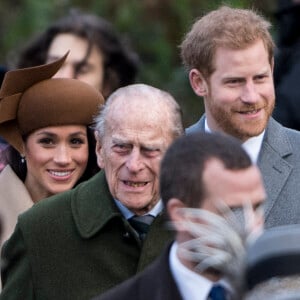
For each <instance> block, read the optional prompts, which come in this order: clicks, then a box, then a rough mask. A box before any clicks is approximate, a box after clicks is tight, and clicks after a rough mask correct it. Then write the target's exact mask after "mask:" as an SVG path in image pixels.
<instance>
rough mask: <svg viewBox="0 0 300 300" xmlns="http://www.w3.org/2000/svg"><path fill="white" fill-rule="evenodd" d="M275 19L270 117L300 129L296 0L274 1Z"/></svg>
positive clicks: (298, 12)
mask: <svg viewBox="0 0 300 300" xmlns="http://www.w3.org/2000/svg"><path fill="white" fill-rule="evenodd" d="M275 17H276V19H277V22H278V40H277V45H278V49H277V53H276V55H275V67H274V83H275V90H276V105H275V109H274V112H273V116H274V118H275V119H276V120H277V121H279V122H280V123H281V124H282V125H284V126H286V127H290V128H293V129H297V130H300V105H299V104H300V98H299V92H300V86H299V78H300V30H299V28H300V1H299V0H278V8H277V11H276V13H275Z"/></svg>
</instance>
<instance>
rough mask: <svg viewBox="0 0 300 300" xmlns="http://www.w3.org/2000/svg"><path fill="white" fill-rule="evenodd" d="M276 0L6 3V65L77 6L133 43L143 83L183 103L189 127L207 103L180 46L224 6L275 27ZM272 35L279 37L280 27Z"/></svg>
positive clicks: (2, 45) (2, 16)
mask: <svg viewBox="0 0 300 300" xmlns="http://www.w3.org/2000/svg"><path fill="white" fill-rule="evenodd" d="M276 3H277V2H276V1H275V0H256V1H251V0H236V1H234V0H231V1H218V0H73V1H71V0H51V1H50V0H48V1H47V0H46V1H43V0H0V37H1V38H0V64H2V65H8V66H10V65H11V63H13V62H14V60H15V57H16V55H17V51H18V49H19V48H20V47H22V45H23V44H24V43H26V42H27V41H28V40H29V39H30V38H31V37H32V36H33V35H36V34H37V33H38V32H40V31H42V30H43V29H45V28H46V27H47V25H48V24H49V23H51V22H52V21H53V20H55V19H57V18H58V17H61V16H63V15H64V14H65V13H66V12H67V11H68V10H69V8H71V7H78V8H81V9H82V10H84V11H86V12H92V13H95V14H98V15H100V16H102V17H104V18H106V19H108V20H109V21H110V22H112V23H113V24H114V25H115V27H116V28H117V29H118V30H119V31H120V32H121V33H123V34H124V35H126V37H127V38H128V40H129V41H130V44H131V46H132V48H133V49H134V50H135V51H136V52H137V53H138V54H139V56H140V60H141V62H142V65H141V69H140V73H139V77H138V82H144V83H147V84H150V85H153V86H156V87H159V88H161V89H164V90H167V91H169V92H170V93H171V94H172V95H173V96H174V97H175V98H176V100H177V101H178V102H179V104H180V105H181V107H182V109H183V113H184V123H185V126H188V125H190V124H192V123H194V122H195V121H196V120H198V118H199V116H200V115H201V114H202V111H203V105H202V101H201V99H199V98H198V97H196V96H195V95H194V94H193V92H192V91H191V88H190V86H189V83H188V76H187V73H186V72H185V71H184V69H183V67H182V65H181V61H180V57H179V49H178V45H179V44H180V42H181V40H182V38H183V35H184V33H185V32H187V31H188V30H189V28H190V26H191V24H192V23H193V22H194V21H195V19H196V18H198V17H199V16H201V15H202V14H204V13H206V12H207V11H209V10H211V9H214V8H217V7H218V6H220V5H222V4H229V5H230V6H233V7H242V8H249V7H250V8H255V9H256V10H257V11H259V12H260V13H261V14H263V15H264V16H265V17H266V18H267V19H269V20H270V21H271V22H272V23H273V25H276V24H275V23H274V19H273V13H274V11H275V9H276ZM272 34H273V35H274V38H276V37H275V35H276V26H274V27H273V32H272Z"/></svg>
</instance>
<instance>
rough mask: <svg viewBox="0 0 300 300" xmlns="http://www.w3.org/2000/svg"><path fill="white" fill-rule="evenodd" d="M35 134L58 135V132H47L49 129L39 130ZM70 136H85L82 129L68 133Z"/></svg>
mask: <svg viewBox="0 0 300 300" xmlns="http://www.w3.org/2000/svg"><path fill="white" fill-rule="evenodd" d="M37 135H38V136H39V135H48V136H58V135H59V134H57V133H53V132H49V131H41V132H39V133H37ZM69 135H70V136H76V135H83V136H86V133H85V132H83V131H76V132H72V133H71V134H69Z"/></svg>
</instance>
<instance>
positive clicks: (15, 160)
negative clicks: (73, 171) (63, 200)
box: [3, 127, 100, 185]
mask: <svg viewBox="0 0 300 300" xmlns="http://www.w3.org/2000/svg"><path fill="white" fill-rule="evenodd" d="M87 138H88V145H89V148H88V149H89V150H88V155H89V156H88V163H87V167H86V169H85V172H84V173H83V175H82V176H81V178H79V180H78V181H77V183H76V185H77V184H79V183H80V182H83V181H85V180H87V179H89V178H90V177H92V176H93V175H95V174H96V173H97V172H98V171H99V170H100V168H99V167H98V165H97V157H96V153H95V148H96V139H95V137H94V130H93V129H91V128H89V127H88V128H87ZM25 140H26V137H24V141H25ZM3 156H4V160H5V161H6V163H8V164H9V165H10V167H11V168H12V169H13V171H14V172H15V173H16V175H17V176H18V177H19V178H20V180H22V181H23V182H24V181H25V178H26V174H27V166H26V162H25V161H24V162H22V157H21V155H20V153H19V152H18V151H17V150H16V149H14V148H13V147H12V146H10V145H9V146H8V147H7V148H6V149H5V150H4V151H3Z"/></svg>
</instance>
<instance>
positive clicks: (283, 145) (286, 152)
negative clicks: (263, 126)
mask: <svg viewBox="0 0 300 300" xmlns="http://www.w3.org/2000/svg"><path fill="white" fill-rule="evenodd" d="M286 131H287V129H286V128H285V127H283V126H281V125H280V124H279V123H278V122H276V121H275V120H274V119H272V118H271V119H270V121H269V124H268V127H267V130H266V134H265V136H264V140H263V144H262V149H261V151H260V154H259V158H258V166H259V168H260V170H261V173H262V177H263V180H264V185H265V189H266V192H267V195H268V199H267V201H266V204H265V217H266V219H267V217H268V215H269V213H270V211H271V209H272V207H273V206H274V204H275V202H276V201H277V199H278V198H279V194H280V192H281V191H282V189H283V187H284V185H285V184H286V182H287V180H288V178H289V176H290V174H291V172H292V170H293V166H292V165H291V164H290V163H289V162H288V161H287V160H286V158H287V157H288V156H290V155H292V154H293V150H292V146H291V142H290V139H289V137H288V135H287V133H286Z"/></svg>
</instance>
